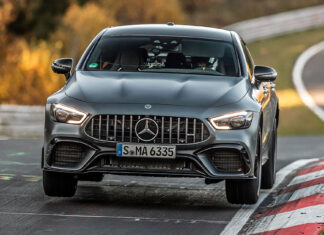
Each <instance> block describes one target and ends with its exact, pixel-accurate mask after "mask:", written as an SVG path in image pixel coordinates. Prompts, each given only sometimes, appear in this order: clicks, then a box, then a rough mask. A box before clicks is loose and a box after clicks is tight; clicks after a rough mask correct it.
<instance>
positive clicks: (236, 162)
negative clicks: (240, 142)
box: [211, 149, 244, 173]
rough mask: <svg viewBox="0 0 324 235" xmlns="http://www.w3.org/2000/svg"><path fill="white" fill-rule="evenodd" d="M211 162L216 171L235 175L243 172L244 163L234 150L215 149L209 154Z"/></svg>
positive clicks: (238, 153)
mask: <svg viewBox="0 0 324 235" xmlns="http://www.w3.org/2000/svg"><path fill="white" fill-rule="evenodd" d="M211 162H212V164H213V165H214V167H215V168H216V170H217V171H220V172H226V173H230V172H231V173H235V172H236V173H237V172H242V171H243V170H244V161H243V158H242V154H241V152H240V151H238V150H236V149H216V150H215V151H214V152H212V153H211Z"/></svg>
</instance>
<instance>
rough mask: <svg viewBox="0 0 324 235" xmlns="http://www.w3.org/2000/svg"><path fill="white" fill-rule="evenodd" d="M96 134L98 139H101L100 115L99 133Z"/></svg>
mask: <svg viewBox="0 0 324 235" xmlns="http://www.w3.org/2000/svg"><path fill="white" fill-rule="evenodd" d="M98 136H99V140H100V139H101V115H100V116H99V133H98Z"/></svg>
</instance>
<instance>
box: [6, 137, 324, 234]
mask: <svg viewBox="0 0 324 235" xmlns="http://www.w3.org/2000/svg"><path fill="white" fill-rule="evenodd" d="M278 143H279V146H278V147H279V148H278V162H277V165H278V169H280V168H282V167H283V166H285V165H287V164H289V163H291V162H293V161H295V160H296V159H304V158H314V157H321V156H323V152H324V145H323V143H324V136H317V137H316V136H314V137H281V138H279V140H278ZM41 146H42V140H41V139H8V140H6V139H2V140H0V188H1V190H0V234H45V233H46V234H48V233H53V234H54V233H55V234H59V233H61V234H94V233H95V234H130V233H132V234H198V233H201V234H219V233H220V232H221V231H222V230H223V229H224V227H225V226H226V224H227V223H228V222H229V221H230V220H231V219H232V217H233V216H234V214H235V213H236V211H237V210H238V209H240V206H238V205H231V204H228V203H227V201H226V198H225V191H224V183H219V184H214V185H205V184H204V182H203V180H202V179H192V178H180V179H173V178H151V177H150V178H144V177H130V176H111V175H109V176H106V177H105V179H104V181H103V182H101V183H89V182H81V183H80V184H79V187H78V191H77V194H76V196H75V197H73V198H50V197H47V196H44V193H43V189H42V180H41V169H40V149H41Z"/></svg>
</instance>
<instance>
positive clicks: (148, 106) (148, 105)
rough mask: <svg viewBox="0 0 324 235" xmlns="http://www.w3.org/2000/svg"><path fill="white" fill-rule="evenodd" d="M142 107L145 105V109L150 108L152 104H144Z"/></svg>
mask: <svg viewBox="0 0 324 235" xmlns="http://www.w3.org/2000/svg"><path fill="white" fill-rule="evenodd" d="M144 107H145V108H146V109H151V108H152V105H150V104H146V105H145V106H144Z"/></svg>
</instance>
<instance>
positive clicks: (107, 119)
mask: <svg viewBox="0 0 324 235" xmlns="http://www.w3.org/2000/svg"><path fill="white" fill-rule="evenodd" d="M108 136H109V115H107V116H106V140H108Z"/></svg>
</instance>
